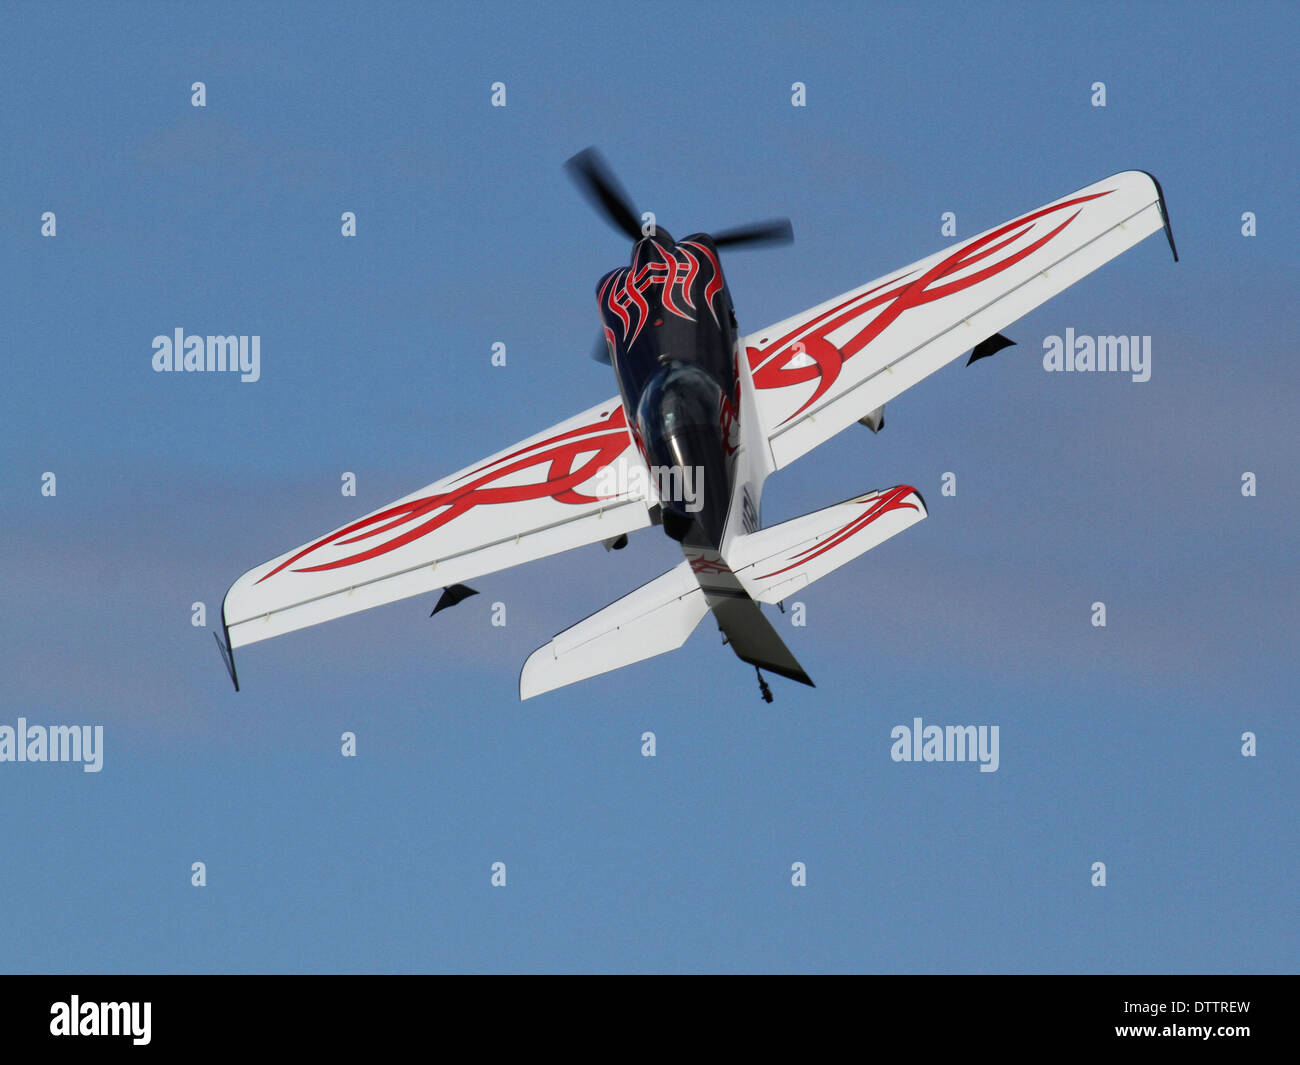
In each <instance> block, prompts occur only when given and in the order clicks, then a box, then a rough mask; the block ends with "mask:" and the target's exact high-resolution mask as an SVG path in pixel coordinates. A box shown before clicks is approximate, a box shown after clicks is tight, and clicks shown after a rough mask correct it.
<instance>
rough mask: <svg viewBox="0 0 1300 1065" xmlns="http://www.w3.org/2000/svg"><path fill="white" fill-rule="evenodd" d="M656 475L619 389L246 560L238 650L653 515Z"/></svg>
mask: <svg viewBox="0 0 1300 1065" xmlns="http://www.w3.org/2000/svg"><path fill="white" fill-rule="evenodd" d="M648 485H649V477H648V476H647V471H646V469H645V464H644V462H643V460H642V458H641V456H640V454H639V452H638V451H637V449H636V447H635V446H634V445H633V442H632V437H631V435H630V433H629V432H628V428H627V422H626V418H625V416H624V412H623V407H622V405H621V404H620V403H619V401H618V400H617V399H611V400H608V401H606V402H605V403H602V404H600V405H599V406H596V407H592V408H591V409H590V410H588V411H585V412H584V413H582V414H579V415H578V416H577V417H574V418H570V419H569V420H568V421H566V422H561V423H560V424H559V425H557V426H554V427H553V428H551V429H548V430H546V431H545V432H543V433H538V434H537V435H536V436H533V437H530V438H529V439H527V440H525V441H524V442H523V443H521V444H518V445H517V446H515V447H512V448H508V449H507V450H505V451H502V452H500V453H499V454H497V455H494V456H492V458H490V459H488V460H486V461H485V462H482V463H479V464H478V465H476V466H472V467H470V468H468V469H465V470H462V471H461V472H460V473H457V474H453V475H452V476H450V477H447V478H444V479H443V480H441V481H437V482H435V483H434V484H431V485H429V486H428V487H426V488H422V489H420V490H419V491H418V492H413V493H412V494H411V495H408V496H405V497H403V498H402V499H399V500H397V501H396V502H395V503H392V504H390V505H388V506H386V507H382V508H381V509H379V510H377V511H375V512H374V513H372V514H368V515H366V516H365V517H364V518H361V519H359V520H358V521H354V522H351V523H350V524H348V525H344V526H343V527H342V528H339V529H336V530H335V531H334V532H332V533H330V534H329V535H328V536H323V537H321V538H320V539H318V540H313V541H312V542H310V543H308V544H304V545H303V546H302V547H299V548H297V549H295V550H293V551H289V552H287V553H286V554H283V555H281V556H280V557H278V558H275V559H272V560H271V561H270V562H267V563H264V564H263V565H261V566H258V567H256V568H255V569H251V570H249V571H248V572H247V573H245V574H244V575H243V576H242V577H240V578H239V580H237V581H236V582H235V583H234V585H233V586H232V587H231V589H230V591H229V592H227V593H226V600H225V605H224V609H223V620H224V621H225V626H226V631H227V639H228V643H229V647H230V648H235V647H242V646H243V645H244V644H249V643H255V642H256V641H258V640H265V639H267V638H268V637H271V636H279V635H281V634H282V633H286V632H292V631H293V630H294V629H301V628H304V627H305V626H307V625H315V624H318V623H319V622H322V621H328V620H330V619H332V618H337V617H342V616H343V615H345V614H351V613H354V612H356V611H358V610H365V609H367V608H369V607H373V606H379V605H380V604H382V603H391V602H393V601H394V600H396V599H403V598H405V597H407V596H411V595H419V594H421V593H423V592H431V591H433V590H435V589H437V588H442V587H445V586H447V585H450V584H456V583H458V582H460V581H466V580H469V579H470V578H471V577H477V576H480V575H481V574H484V573H491V572H493V571H495V570H500V569H505V568H507V567H508V566H517V565H519V564H520V563H521V562H528V561H531V560H533V559H536V558H541V557H543V556H545V555H552V554H556V553H557V552H560V551H567V550H569V549H570V548H574V547H580V546H582V545H583V544H589V543H594V542H595V541H597V540H605V539H608V538H610V537H614V536H618V535H620V534H621V533H625V532H631V531H632V530H634V529H640V528H643V527H645V526H647V525H649V524H650V520H651V519H650V511H649V506H650V504H651V501H649V500H647V499H646V498H644V497H643V496H642V495H640V494H638V493H639V492H645V491H646V490H647V488H648Z"/></svg>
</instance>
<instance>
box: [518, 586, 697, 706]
mask: <svg viewBox="0 0 1300 1065" xmlns="http://www.w3.org/2000/svg"><path fill="white" fill-rule="evenodd" d="M708 610H709V607H708V603H707V602H705V599H704V592H703V590H702V589H701V588H700V585H699V582H698V581H697V580H696V579H695V574H694V573H693V572H691V565H690V563H689V562H681V563H679V564H678V565H677V566H676V567H674V568H673V569H670V570H669V571H668V572H667V573H665V574H663V575H662V576H660V577H656V578H655V579H654V580H652V581H651V582H650V583H649V584H644V585H642V586H641V587H640V588H638V589H637V590H636V591H634V592H631V593H629V594H628V595H625V596H623V598H622V599H619V600H618V601H617V602H614V603H611V604H610V605H609V606H607V607H605V608H604V609H603V610H599V611H597V612H596V613H595V614H592V615H591V617H589V618H586V619H584V620H582V621H580V622H578V624H576V625H574V626H573V627H572V628H568V629H565V630H564V631H563V632H562V633H560V634H559V635H558V636H556V637H555V639H553V640H552V641H551V642H550V643H548V644H546V646H544V647H539V648H538V649H537V650H536V651H534V652H533V653H532V654H531V655H529V656H528V661H527V662H525V663H524V668H523V672H522V673H520V675H519V698H520V699H531V698H532V697H533V696H534V695H541V694H542V693H543V692H548V691H553V690H554V689H556V688H562V687H564V686H565V685H566V684H573V683H575V682H576V681H580V680H586V679H587V678H588V677H594V676H597V675H598V674H601V673H607V672H609V671H610V670H611V669H618V668H620V667H621V666H629V665H631V664H632V663H633V662H640V661H642V660H644V659H646V658H653V657H654V656H655V655H660V654H663V653H664V652H665V651H675V650H676V649H677V648H678V647H680V646H681V645H682V644H683V643H685V642H686V637H688V636H689V635H690V634H691V633H692V632H693V631H694V630H695V626H696V625H698V624H699V623H700V619H701V618H703V617H704V615H705V614H706V613H708Z"/></svg>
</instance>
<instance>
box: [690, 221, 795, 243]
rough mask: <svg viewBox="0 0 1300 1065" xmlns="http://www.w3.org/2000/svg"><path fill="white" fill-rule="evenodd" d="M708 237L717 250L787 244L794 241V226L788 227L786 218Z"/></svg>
mask: <svg viewBox="0 0 1300 1065" xmlns="http://www.w3.org/2000/svg"><path fill="white" fill-rule="evenodd" d="M710 236H712V237H713V243H714V244H716V245H717V246H718V247H719V248H728V247H730V248H735V247H739V246H741V245H745V244H748V245H751V246H753V245H759V244H789V243H790V242H791V241H792V240H794V226H792V225H790V219H788V218H774V219H772V220H771V221H770V222H755V223H754V224H753V225H748V226H736V227H735V228H734V229H724V230H723V231H722V232H721V233H712V234H710Z"/></svg>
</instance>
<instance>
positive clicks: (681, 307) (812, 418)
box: [214, 148, 1178, 702]
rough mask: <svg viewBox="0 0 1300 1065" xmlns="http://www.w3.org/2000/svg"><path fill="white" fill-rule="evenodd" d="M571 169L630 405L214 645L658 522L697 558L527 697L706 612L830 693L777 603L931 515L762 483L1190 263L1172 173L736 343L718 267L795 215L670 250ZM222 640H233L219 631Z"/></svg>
mask: <svg viewBox="0 0 1300 1065" xmlns="http://www.w3.org/2000/svg"><path fill="white" fill-rule="evenodd" d="M566 168H567V170H568V172H569V174H570V176H571V177H572V178H573V179H574V180H575V182H576V183H577V184H578V186H579V187H580V189H581V190H582V191H583V192H585V193H586V195H587V196H588V198H589V199H590V200H591V201H592V203H593V204H594V205H595V206H596V207H597V208H598V209H599V210H600V211H601V212H602V213H603V214H604V216H605V218H606V220H607V221H608V222H610V223H611V224H612V225H613V226H614V227H615V228H616V229H618V230H619V231H620V232H621V233H623V234H625V235H626V236H627V237H629V238H630V239H631V240H632V241H633V245H632V253H631V258H630V260H629V263H628V265H627V266H622V267H619V268H618V269H615V270H611V271H610V272H608V273H606V274H605V275H604V276H603V277H602V278H601V279H600V281H599V283H598V284H597V286H596V303H597V306H598V309H599V312H600V320H601V339H600V342H599V343H600V351H599V355H600V357H601V359H602V361H606V362H608V363H609V364H610V365H611V366H612V368H613V371H614V376H615V378H616V380H617V382H618V390H619V394H618V395H617V396H615V397H613V398H611V399H608V400H606V401H605V402H603V403H598V404H596V405H595V406H594V407H591V408H590V409H588V410H586V411H584V412H582V413H581V414H578V415H575V416H574V417H572V418H569V419H568V420H567V421H563V422H560V423H559V424H558V425H555V426H552V427H551V428H550V429H547V430H545V431H543V432H541V433H537V434H536V435H534V436H530V437H528V438H527V439H526V440H524V441H522V442H520V443H518V444H515V445H513V446H512V447H508V448H506V449H504V450H503V451H500V452H498V453H497V454H495V455H493V456H491V457H490V458H487V459H485V460H484V461H482V462H479V463H475V464H474V465H472V466H469V467H467V468H465V469H463V470H461V471H459V472H458V473H454V474H452V475H451V476H449V477H445V478H443V479H442V480H440V481H436V482H434V483H433V484H430V485H428V486H426V487H424V488H421V489H419V490H418V491H416V492H413V493H411V494H410V495H407V496H404V497H403V498H401V499H399V500H397V501H395V502H393V503H391V504H389V505H388V506H385V507H381V508H380V509H378V510H376V511H374V512H373V513H370V514H367V515H365V516H364V517H361V518H359V519H357V520H355V521H351V522H348V523H347V524H345V525H342V526H341V527H339V528H338V529H335V530H334V531H333V532H331V533H328V534H327V535H325V536H322V537H319V538H317V539H315V540H312V541H310V542H308V543H306V544H304V545H302V546H300V547H298V548H295V549H294V550H292V551H289V552H286V553H284V554H282V555H280V556H278V557H277V558H274V559H272V560H271V561H269V562H266V563H263V564H262V565H260V566H257V567H255V568H253V569H251V570H249V571H248V572H247V573H245V574H244V575H243V576H242V577H240V578H239V579H238V580H237V581H235V583H234V584H233V585H232V586H231V588H230V590H229V591H228V592H227V594H226V597H225V600H224V603H223V607H222V629H223V635H224V641H223V639H222V637H221V636H217V644H218V646H219V647H220V648H221V652H222V656H223V660H224V661H225V663H226V668H227V671H228V672H229V675H230V679H231V681H232V682H233V683H234V685H235V690H236V691H238V690H239V677H238V674H237V673H236V670H235V661H234V651H235V649H236V648H239V647H244V646H246V645H248V644H251V643H255V642H257V641H260V640H265V639H268V638H270V637H273V636H279V635H282V634H284V633H287V632H292V631H295V630H297V629H302V628H305V627H307V626H310V625H316V624H319V623H320V622H323V621H328V620H330V619H333V618H338V617H342V616H344V615H347V614H352V613H355V612H357V611H360V610H366V609H369V608H371V607H375V606H379V605H381V604H385V603H391V602H394V601H396V600H399V599H404V598H407V597H409V596H414V595H422V594H425V593H431V592H433V591H435V590H437V589H440V588H441V589H443V591H442V595H441V597H440V598H439V600H438V603H437V605H436V606H435V607H434V610H433V613H434V614H436V613H438V612H439V611H441V610H444V609H447V608H448V607H450V606H454V605H455V604H456V603H458V602H461V601H463V599H465V598H466V597H468V596H470V595H473V594H475V592H474V589H472V588H470V587H468V585H467V584H466V583H465V582H467V581H469V580H471V579H474V578H477V577H480V576H482V575H484V574H488V573H493V572H496V571H498V570H503V569H506V568H508V567H511V566H517V565H519V564H521V563H524V562H529V561H533V560H535V559H539V558H542V557H545V556H548V555H553V554H556V553H558V552H562V551H568V550H570V549H573V548H577V547H581V546H584V545H590V544H595V543H603V544H604V545H605V547H606V548H607V549H621V548H622V547H624V546H626V544H627V535H628V533H631V532H633V531H635V530H638V529H643V528H647V527H649V526H651V525H658V526H661V527H662V529H663V531H664V532H665V533H666V534H667V535H668V536H669V537H671V538H672V539H673V540H675V541H677V542H678V543H679V544H680V546H681V550H682V554H683V559H682V561H681V562H680V563H678V564H677V565H676V566H674V567H673V568H672V569H670V570H668V571H667V572H666V573H664V574H662V575H661V576H659V577H657V578H656V579H654V580H652V581H650V582H649V583H648V584H645V585H643V586H642V587H640V588H638V589H636V590H635V591H633V592H631V593H629V594H627V595H625V596H623V597H622V598H621V599H618V600H617V601H615V602H614V603H611V604H610V605H609V606H607V607H605V608H604V609H602V610H599V611H597V612H596V613H595V614H592V615H591V616H590V617H588V618H586V619H585V620H583V621H580V622H578V623H577V624H576V625H573V626H572V627H570V628H568V629H566V630H564V631H563V632H561V633H560V634H559V635H557V636H556V637H555V638H554V639H552V640H551V641H550V642H549V643H547V644H545V645H544V646H542V647H540V648H539V649H538V650H537V651H535V652H533V654H532V655H530V656H529V657H528V659H527V660H526V661H525V663H524V665H523V669H522V671H521V673H520V678H519V697H520V699H521V700H523V699H528V698H531V697H533V696H537V695H540V694H542V693H544V692H549V691H553V690H555V689H557V688H561V687H564V686H566V685H569V684H573V683H576V682H578V681H581V680H586V679H588V678H590V677H594V676H597V675H599V674H602V673H605V672H608V671H610V670H613V669H618V668H620V667H623V666H627V665H630V664H632V663H635V662H640V661H643V660H645V659H647V658H651V657H653V656H655V655H659V654H663V653H665V652H667V651H671V650H675V649H676V648H679V647H680V646H681V645H682V644H683V643H684V642H685V641H686V639H687V637H688V636H690V634H691V633H692V632H693V631H694V629H695V628H696V626H697V625H698V624H699V623H700V622H701V621H702V620H703V618H704V616H705V615H706V614H709V613H710V612H711V613H712V615H713V617H714V620H715V621H716V622H717V625H718V628H719V629H720V630H721V632H722V634H723V640H724V643H726V644H727V645H729V646H730V647H731V649H732V651H733V652H734V653H735V654H736V656H737V657H738V658H739V659H740V660H741V661H742V662H745V663H747V664H748V665H750V666H753V667H754V668H755V671H756V674H757V676H758V681H759V688H760V693H761V695H762V697H763V699H764V700H766V701H767V702H771V701H772V693H771V689H770V688H769V686H768V685H767V683H766V681H765V680H764V678H763V671H767V672H770V673H774V674H777V675H778V676H782V677H786V678H789V679H791V680H794V681H798V682H800V683H803V684H807V685H812V680H811V679H810V678H809V676H808V674H807V673H806V672H805V671H804V669H803V667H802V666H800V664H799V663H798V661H797V660H796V659H795V657H794V655H793V654H792V653H791V652H790V650H789V648H788V647H786V645H785V643H784V641H783V640H782V639H781V637H780V636H779V635H778V633H777V632H776V629H775V628H774V627H773V626H772V624H771V622H770V621H769V620H768V618H767V617H766V616H765V615H764V613H763V612H762V608H761V605H760V604H764V603H767V604H778V605H779V604H781V602H782V601H783V600H784V599H786V598H787V597H788V596H789V595H791V594H792V593H793V592H796V591H798V590H800V589H802V588H805V587H806V586H808V585H809V584H812V583H813V582H814V581H817V580H820V579H821V578H822V577H825V576H826V575H827V574H828V573H832V572H834V571H835V570H837V569H839V568H840V567H841V566H843V565H844V564H845V563H847V562H850V561H852V560H853V559H855V558H857V557H859V556H860V555H862V554H864V553H865V552H867V551H869V550H871V549H872V548H875V547H878V546H879V545H880V544H882V543H884V542H885V541H886V540H888V539H890V538H891V537H893V536H896V535H897V534H898V533H901V532H903V531H904V530H905V529H908V528H910V527H911V526H912V525H915V524H916V523H917V522H919V521H921V520H922V519H924V518H925V517H926V516H927V511H926V506H925V501H924V500H923V499H922V497H921V493H920V492H918V491H917V490H916V489H915V488H913V487H911V486H909V485H897V486H895V487H892V488H887V489H884V490H875V491H869V492H865V493H863V494H861V495H858V496H854V497H853V498H851V499H847V500H844V501H843V502H840V503H836V504H834V505H832V506H828V507H825V508H823V509H821V510H817V511H814V512H812V513H810V514H805V515H803V516H802V517H798V518H794V519H792V520H789V521H785V522H781V523H779V524H776V525H772V526H769V527H764V526H763V524H762V520H761V514H762V511H761V506H762V494H763V485H764V482H765V481H766V479H767V478H768V476H770V475H771V474H773V473H776V472H777V471H779V470H782V469H784V468H785V467H787V466H789V465H790V464H791V463H792V462H794V461H795V460H796V459H798V458H800V457H801V456H803V455H805V454H807V453H808V452H809V451H811V450H813V449H814V448H816V447H817V446H818V445H820V444H822V443H824V442H825V441H827V440H829V439H830V438H831V437H832V436H835V435H836V434H838V433H839V432H841V431H842V430H844V429H846V428H848V427H849V426H851V425H853V424H855V423H861V424H862V425H864V426H866V427H867V428H869V429H870V430H871V431H872V432H873V433H874V432H879V431H880V430H881V429H882V428H883V426H884V410H885V404H886V403H888V402H889V401H891V400H893V399H894V398H895V397H896V396H898V395H900V394H901V393H902V392H904V391H905V390H906V389H908V388H911V387H912V386H913V385H915V384H917V383H918V382H919V381H921V380H923V379H924V378H926V377H928V376H929V375H930V374H932V373H934V372H935V371H937V370H939V369H940V368H941V367H943V366H946V365H947V364H948V363H950V362H951V361H953V360H954V359H956V358H957V357H958V356H960V355H961V354H963V353H964V352H967V351H969V352H971V355H970V358H969V359H968V362H967V365H969V364H970V363H973V362H976V361H978V360H980V359H982V358H985V357H987V356H989V355H992V354H993V353H994V352H996V351H998V350H1000V349H1001V348H1003V347H1006V346H1007V345H1009V344H1013V343H1014V341H1012V340H1010V339H1008V338H1007V337H1006V336H1004V335H1003V333H1002V330H1004V329H1006V328H1007V327H1008V326H1009V325H1011V324H1012V323H1013V322H1015V321H1016V320H1017V319H1019V318H1020V317H1022V316H1023V315H1025V314H1026V313H1028V312H1029V311H1030V310H1032V309H1034V308H1035V307H1038V306H1039V305H1040V304H1042V303H1044V302H1045V301H1046V300H1048V299H1049V298H1051V297H1052V296H1055V295H1056V294H1057V293H1059V292H1061V291H1063V290H1064V289H1066V288H1068V287H1069V286H1071V285H1073V284H1074V283H1075V282H1076V281H1079V280H1080V279H1081V278H1083V277H1085V276H1086V275H1088V274H1090V273H1091V272H1092V271H1093V270H1095V269H1097V268H1098V267H1100V266H1101V265H1102V264H1104V263H1106V262H1109V261H1110V260H1111V259H1113V258H1115V257H1116V256H1118V255H1119V254H1121V253H1122V252H1124V251H1127V250H1128V249H1129V248H1131V247H1133V246H1134V245H1135V244H1137V243H1139V242H1140V241H1142V240H1144V239H1145V238H1146V237H1148V236H1150V235H1151V234H1153V233H1155V232H1157V231H1158V230H1163V231H1164V232H1165V235H1166V237H1167V238H1168V240H1169V247H1170V251H1171V252H1172V253H1173V257H1174V260H1175V261H1177V260H1178V250H1177V248H1176V247H1175V245H1174V237H1173V231H1172V229H1171V228H1170V224H1169V215H1168V211H1167V210H1166V208H1165V200H1164V194H1163V192H1162V190H1161V188H1160V184H1159V182H1158V181H1156V179H1155V178H1154V177H1153V176H1152V175H1150V174H1148V173H1146V172H1145V171H1138V170H1131V171H1126V172H1123V173H1119V174H1115V175H1113V176H1111V177H1108V178H1105V179H1104V180H1102V181H1098V182H1096V183H1095V184H1092V185H1089V186H1087V187H1086V188H1082V189H1079V190H1078V191H1077V192H1072V193H1070V194H1069V195H1068V196H1065V197H1062V198H1061V199H1058V200H1054V201H1052V202H1051V203H1048V204H1046V205H1045V206H1042V207H1039V208H1037V209H1035V210H1033V211H1030V212H1028V213H1027V214H1022V215H1020V216H1018V217H1016V218H1013V219H1011V220H1010V221H1008V222H1005V223H1003V224H1002V225H1000V226H997V227H995V228H993V229H990V230H987V231H986V232H984V233H981V234H979V235H978V236H975V237H972V238H970V239H969V240H965V241H961V242H959V243H957V244H955V245H952V246H950V247H948V248H945V249H943V250H942V251H938V252H935V253H934V254H933V255H930V256H929V257H927V258H924V259H921V260H920V261H918V262H915V263H913V264H911V265H910V266H906V267H903V268H902V269H901V270H896V271H894V272H892V273H889V274H886V275H885V276H884V277H881V278H878V279H876V280H874V281H870V282H868V283H867V284H865V285H861V286H859V287H857V288H854V289H851V290H849V291H848V292H845V293H843V294H841V295H839V296H836V297H834V298H833V299H830V300H827V301H826V302H824V303H820V304H818V305H817V306H815V307H811V308H809V309H808V310H805V311H802V312H800V313H798V314H795V315H793V316H791V317H789V318H786V319H784V320H782V321H779V322H776V323H774V324H772V325H768V326H765V327H763V328H761V329H759V330H757V331H755V332H750V333H744V334H742V333H741V332H740V328H739V324H738V322H737V320H736V315H735V310H734V306H733V304H732V299H731V291H730V289H729V288H728V286H727V281H726V278H725V275H724V274H723V270H722V265H721V261H720V258H719V255H720V252H721V251H722V250H723V249H726V248H733V247H753V246H759V245H763V244H774V243H785V242H788V241H789V240H791V239H793V230H792V228H791V225H790V223H789V221H788V220H784V219H781V220H776V221H772V222H765V223H759V224H756V225H751V226H743V227H740V228H737V229H732V230H727V231H723V232H719V233H714V234H712V235H710V234H708V233H703V232H701V233H693V234H691V235H690V236H687V237H683V238H682V239H680V240H677V239H674V238H673V237H672V236H671V235H670V234H669V233H668V232H667V231H666V230H665V229H664V228H663V227H661V226H657V225H656V224H655V223H654V221H653V217H652V216H650V215H645V216H641V215H638V214H637V212H636V210H635V208H634V207H633V205H632V201H631V200H630V199H629V198H628V196H627V194H626V192H625V191H624V190H623V188H622V186H621V185H620V184H619V182H618V180H617V178H616V177H615V175H614V173H613V171H612V170H611V169H610V168H609V166H608V164H607V163H605V161H604V160H603V158H602V157H601V156H600V155H599V153H598V152H597V151H596V150H595V149H594V148H588V149H586V150H584V151H582V152H579V153H578V154H577V155H575V156H573V158H571V159H570V160H569V161H568V162H567V163H566ZM214 635H215V634H214Z"/></svg>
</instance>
